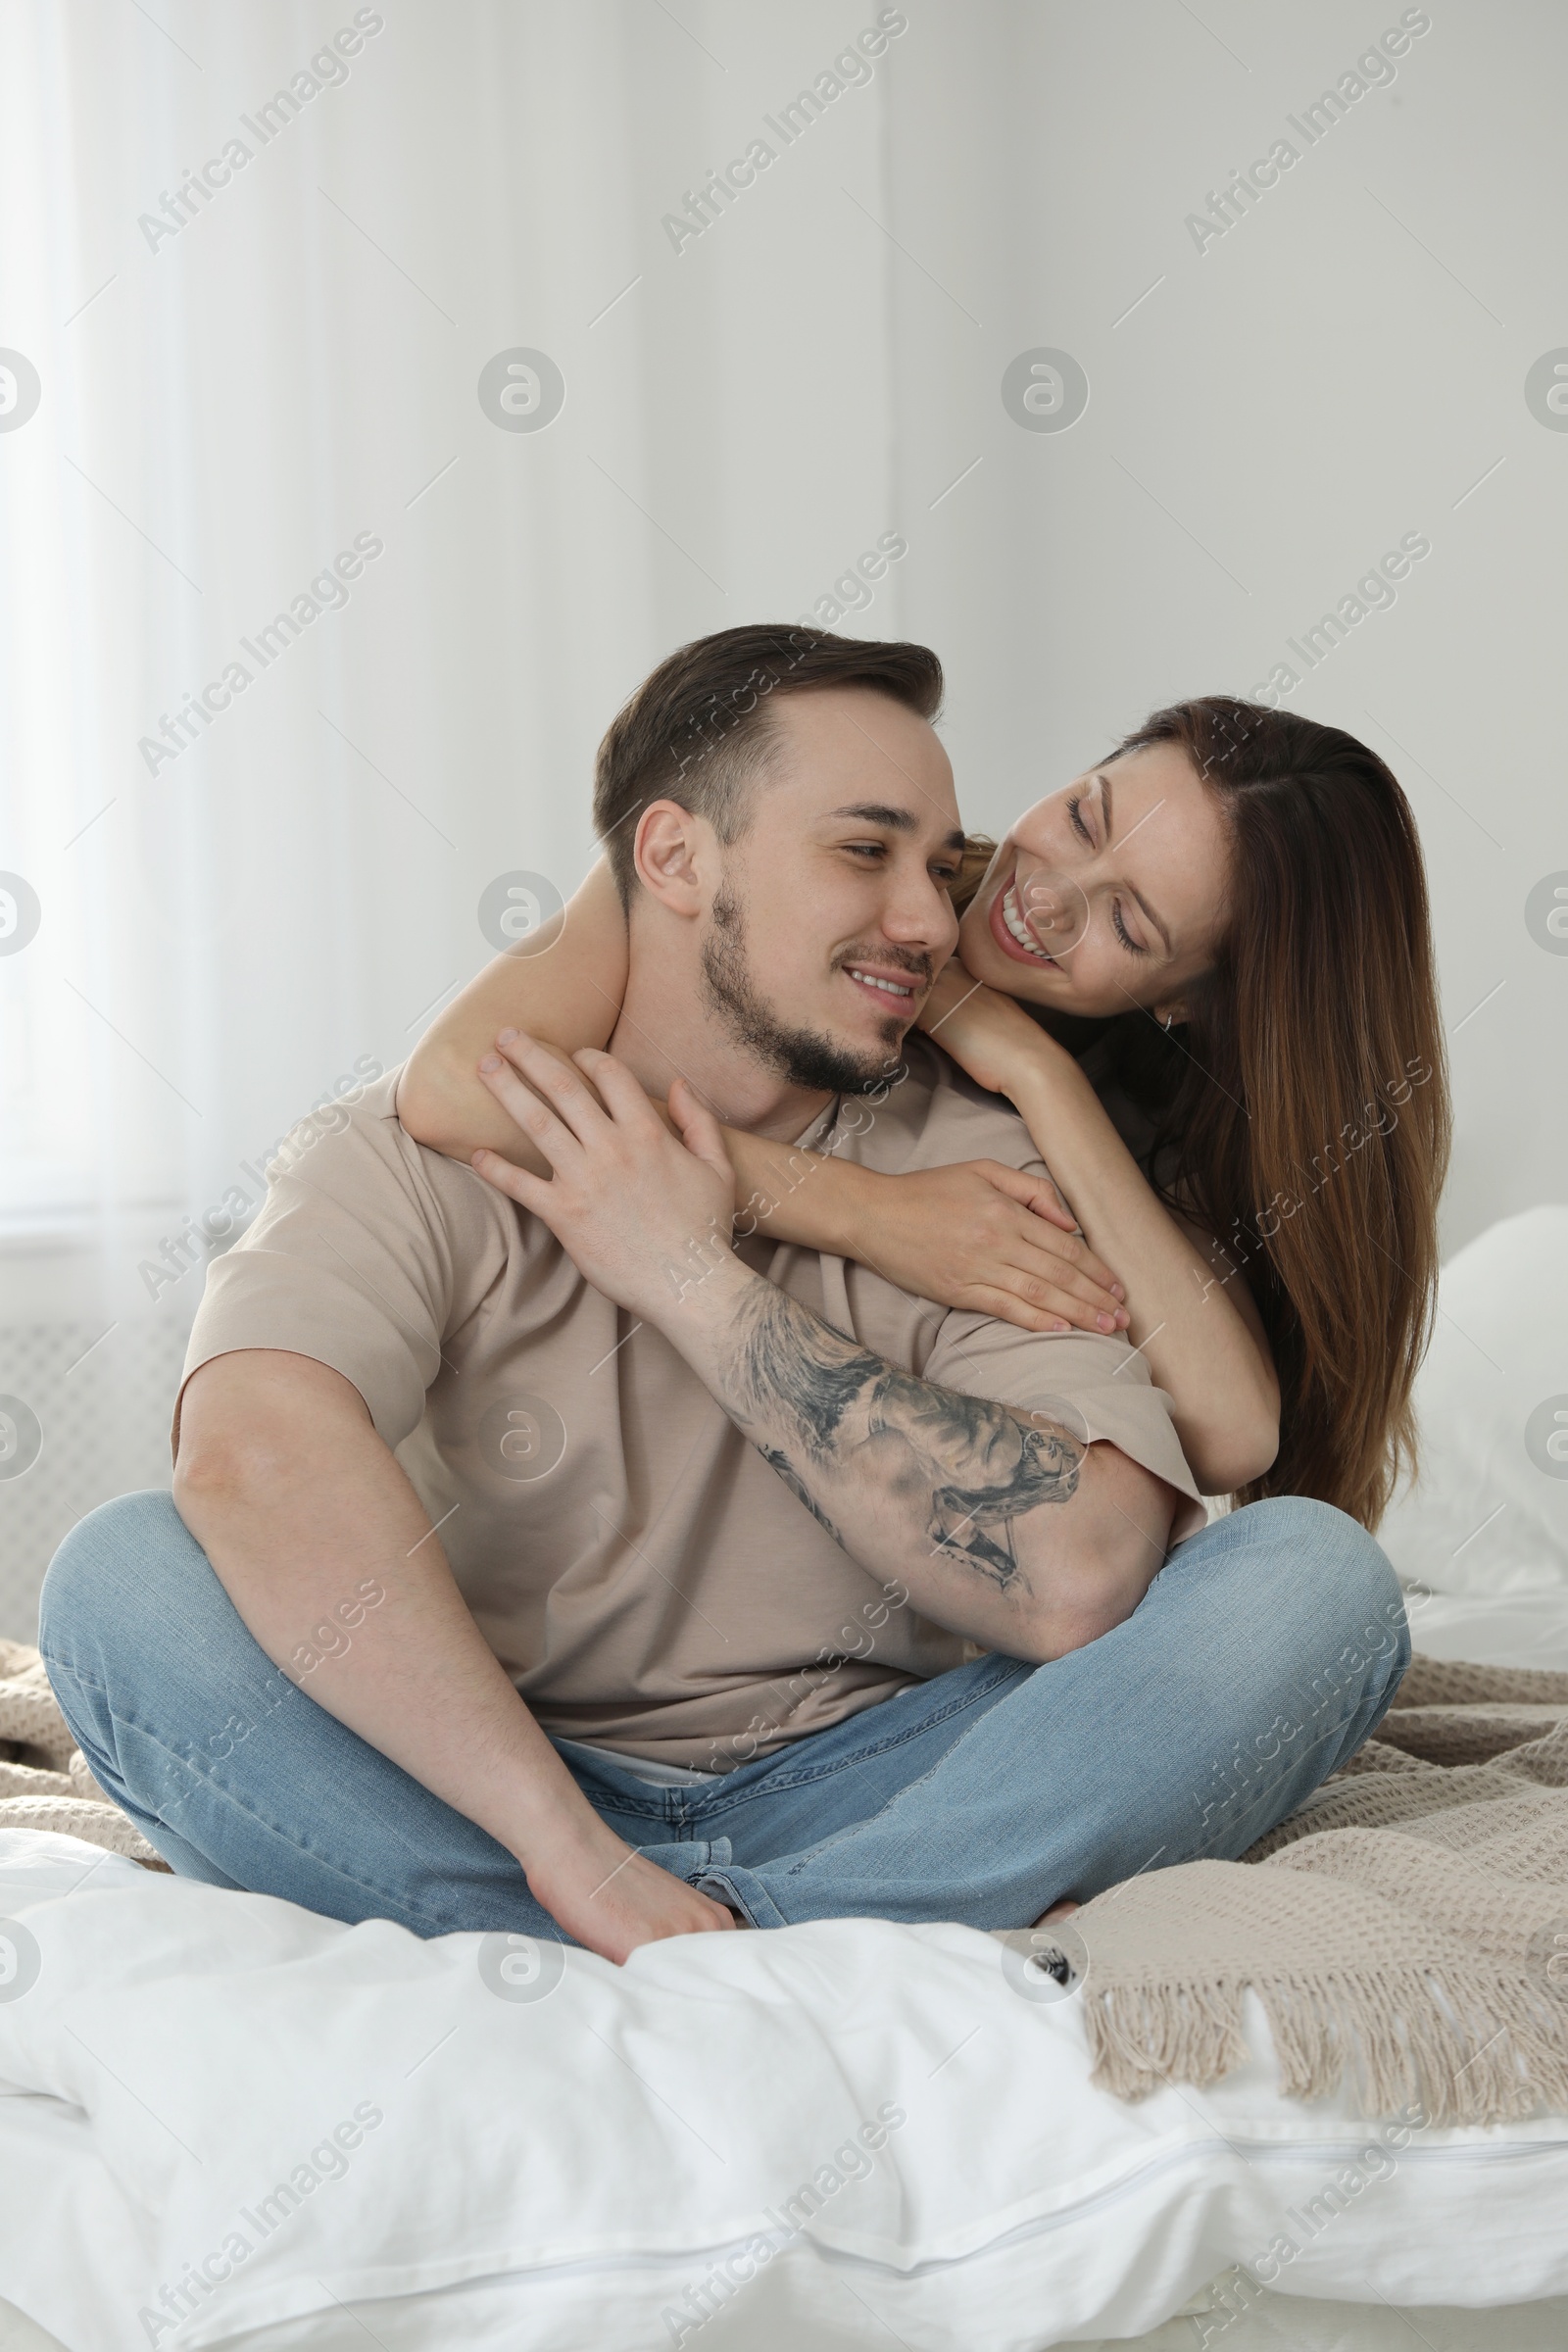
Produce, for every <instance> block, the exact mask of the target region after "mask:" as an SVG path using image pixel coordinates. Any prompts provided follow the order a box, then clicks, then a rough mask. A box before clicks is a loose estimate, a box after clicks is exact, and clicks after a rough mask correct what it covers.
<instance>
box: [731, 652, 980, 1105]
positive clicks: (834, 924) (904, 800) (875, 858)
mask: <svg viewBox="0 0 1568 2352" xmlns="http://www.w3.org/2000/svg"><path fill="white" fill-rule="evenodd" d="M770 717H771V722H772V729H773V740H772V744H771V748H770V752H769V756H768V760H767V763H766V768H765V772H764V773H763V774H762V775H761V776H760V777H759V779H758V780H757V782H756V783H755V784H754V785H752V786H751V788H750V791H751V805H750V810H749V821H748V823H747V826H746V829H745V831H744V832H743V833H742V835H741V836H740V838H739V840H738V841H735V842H734V843H732V844H731V845H730V846H729V847H728V849H726V850H725V852H724V861H723V872H722V877H721V880H720V882H719V885H718V887H717V889H716V890H715V892H714V894H713V897H712V899H711V903H710V906H709V909H708V916H707V922H706V926H705V931H704V937H703V942H702V951H701V955H702V974H703V985H704V993H705V996H706V998H707V1001H708V1004H709V1005H710V1007H711V1010H712V1011H713V1012H714V1013H716V1014H717V1016H718V1017H719V1018H720V1019H721V1020H722V1021H723V1022H724V1023H725V1025H726V1027H727V1028H728V1029H729V1031H730V1033H731V1035H732V1037H733V1038H734V1039H735V1040H736V1042H737V1043H739V1044H741V1045H743V1046H744V1047H745V1048H746V1049H747V1050H748V1052H749V1053H751V1054H754V1055H755V1056H756V1058H757V1059H758V1060H759V1061H760V1062H762V1063H763V1064H764V1065H765V1066H767V1067H768V1068H770V1069H772V1070H776V1071H777V1072H778V1073H779V1075H780V1076H782V1077H785V1078H787V1079H789V1081H790V1082H791V1083H792V1084H793V1085H796V1086H804V1087H812V1088H822V1089H825V1090H828V1091H831V1092H838V1093H855V1092H859V1091H862V1090H863V1089H865V1088H867V1087H869V1086H872V1085H874V1084H875V1083H876V1081H877V1079H878V1078H879V1077H881V1076H884V1075H885V1074H886V1069H887V1065H888V1064H889V1062H891V1061H893V1060H895V1059H896V1058H897V1055H898V1051H899V1048H900V1046H901V1045H902V1043H903V1041H904V1037H905V1034H906V1032H907V1029H908V1027H909V1024H910V1023H911V1021H912V1020H913V1019H914V1016H915V1014H916V1012H918V1010H919V1008H920V1005H921V1004H922V1002H923V1001H924V999H925V996H926V993H927V991H928V990H929V988H930V986H931V983H932V981H933V980H934V979H935V978H936V975H937V973H938V972H939V971H940V970H941V969H942V966H943V965H944V963H946V961H947V960H948V957H949V956H951V955H952V953H953V949H954V945H955V943H956V939H957V932H958V926H957V918H956V915H955V913H954V910H953V903H952V900H951V899H950V897H949V895H948V889H949V885H950V884H951V883H952V882H953V881H954V880H955V879H956V875H957V871H958V855H959V852H960V850H961V849H962V846H963V832H962V828H961V826H960V825H959V823H958V809H957V803H956V799H955V797H954V790H953V769H952V767H951V766H950V764H949V761H948V756H947V754H946V752H944V750H943V748H942V745H941V744H940V742H939V741H938V739H937V737H936V735H935V733H934V732H933V730H932V729H931V727H930V726H929V725H928V724H927V722H926V721H925V720H924V719H923V718H920V717H918V716H917V715H916V714H915V712H914V711H909V710H907V709H906V708H905V707H904V705H903V704H901V703H897V702H894V701H893V700H892V699H891V698H890V697H889V696H887V695H883V694H878V693H876V692H874V691H872V690H871V689H869V688H866V687H861V686H823V687H814V688H810V689H806V690H801V691H798V692H796V693H794V694H783V695H781V696H780V697H779V700H778V702H777V704H776V706H775V707H774V709H773V711H772V712H771V713H770Z"/></svg>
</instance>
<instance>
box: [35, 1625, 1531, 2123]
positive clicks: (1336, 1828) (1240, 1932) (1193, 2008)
mask: <svg viewBox="0 0 1568 2352" xmlns="http://www.w3.org/2000/svg"><path fill="white" fill-rule="evenodd" d="M0 1829H22V1830H63V1831H65V1832H67V1833H68V1834H69V1835H70V1836H72V1837H74V1838H84V1839H86V1841H87V1842H88V1843H89V1844H91V1845H100V1846H107V1847H108V1848H109V1849H110V1850H111V1851H112V1852H114V1853H120V1854H128V1855H130V1856H132V1857H133V1858H134V1859H135V1860H136V1861H138V1862H142V1863H145V1864H147V1865H148V1866H149V1867H150V1868H153V1869H162V1868H164V1867H165V1865H164V1864H163V1863H161V1862H160V1861H159V1859H158V1857H157V1855H156V1854H155V1853H154V1851H153V1848H152V1847H151V1846H150V1845H149V1844H148V1843H147V1841H146V1839H145V1838H143V1837H142V1836H141V1835H140V1833H139V1832H138V1831H137V1830H136V1829H134V1828H133V1827H132V1825H131V1823H130V1822H129V1821H128V1820H127V1819H126V1818H125V1816H124V1814H123V1813H122V1812H121V1811H120V1810H119V1808H118V1807H117V1806H115V1805H113V1804H111V1803H110V1801H109V1799H108V1798H107V1797H106V1796H105V1795H104V1793H103V1790H102V1789H100V1788H99V1787H98V1786H97V1784H96V1782H95V1781H94V1780H93V1778H92V1776H91V1774H90V1773H89V1772H88V1770H87V1767H86V1765H85V1764H84V1763H83V1761H82V1758H81V1754H80V1751H79V1749H77V1748H76V1747H75V1745H74V1744H73V1740H72V1737H71V1734H70V1732H69V1731H68V1730H67V1729H66V1724H65V1719H64V1718H63V1716H62V1715H61V1713H60V1710H59V1708H58V1706H57V1705H56V1703H55V1698H54V1693H53V1691H51V1690H50V1688H49V1684H48V1681H47V1679H46V1677H45V1675H44V1670H43V1666H42V1664H41V1662H40V1660H39V1657H38V1653H37V1651H36V1650H35V1649H28V1648H26V1647H25V1646H24V1645H23V1644H22V1643H21V1642H0ZM1059 1934H1060V1940H1061V1950H1062V1954H1063V1956H1064V1957H1065V1958H1066V1959H1067V1960H1068V1962H1069V1963H1070V1964H1071V1965H1072V1966H1073V1967H1074V1968H1075V1969H1077V1970H1079V1971H1081V1972H1082V1976H1081V1984H1080V1985H1079V1997H1081V1999H1082V2002H1083V2006H1084V2014H1085V2017H1086V2020H1087V2024H1088V2030H1089V2039H1090V2045H1091V2048H1092V2051H1093V2054H1094V2058H1095V2080H1096V2082H1099V2083H1101V2084H1102V2085H1103V2087H1104V2088H1105V2089H1107V2090H1111V2091H1115V2092H1117V2093H1118V2094H1119V2095H1120V2096H1121V2097H1123V2098H1140V2097H1142V2096H1143V2095H1144V2094H1145V2093H1146V2092H1148V2091H1151V2090H1152V2089H1154V2088H1156V2087H1157V2086H1158V2084H1159V2083H1160V2082H1166V2081H1174V2082H1214V2081H1216V2080H1217V2079H1218V2078H1219V2077H1220V2076H1222V2075H1225V2074H1228V2073H1229V2072H1230V2071H1231V2070H1232V2068H1234V2067H1237V2066H1241V2065H1243V2064H1245V2063H1246V2062H1247V2060H1248V2059H1249V2057H1250V2051H1249V2048H1248V2044H1247V2039H1246V2036H1245V2034H1244V2031H1243V2024H1244V2020H1243V2004H1244V1997H1245V1995H1246V1993H1247V1991H1248V1989H1249V1987H1250V1988H1251V1990H1252V1991H1254V1992H1255V1993H1256V1994H1257V1996H1258V1998H1259V2000H1260V2001H1261V2002H1262V2005H1263V2008H1264V2010H1265V2012H1266V2014H1267V2017H1268V2022H1269V2025H1270V2028H1271V2029H1272V2032H1273V2036H1274V2047H1275V2051H1276V2053H1277V2055H1278V2060H1279V2068H1280V2088H1281V2089H1282V2090H1283V2091H1285V2092H1287V2093H1290V2094H1294V2095H1295V2096H1297V2097H1299V2098H1315V2097H1318V2096H1320V2095H1321V2094H1323V2093H1324V2092H1326V2091H1329V2090H1331V2089H1333V2088H1334V2086H1335V2085H1336V2083H1338V2082H1339V2081H1340V2079H1341V2077H1342V2074H1343V2073H1344V2072H1345V2071H1346V2070H1347V2069H1348V2071H1349V2075H1350V2078H1351V2082H1352V2083H1353V2085H1354V2087H1355V2088H1356V2090H1357V2093H1358V2095H1359V2098H1360V2101H1361V2104H1362V2107H1363V2110H1364V2112H1366V2113H1367V2114H1369V2115H1388V2114H1392V2113H1393V2112H1394V2111H1395V2110H1396V2109H1397V2108H1399V2107H1402V2106H1405V2105H1406V2104H1408V2103H1410V2102H1412V2101H1418V2102H1419V2103H1420V2105H1421V2106H1422V2108H1423V2109H1424V2110H1425V2113H1426V2115H1427V2118H1428V2120H1429V2121H1430V2122H1431V2123H1433V2124H1496V2123H1504V2122H1507V2121H1509V2120H1511V2119H1513V2118H1516V2117H1519V2116H1524V2115H1528V2114H1530V2113H1531V2112H1532V2111H1533V2110H1536V2109H1545V2110H1547V2111H1550V2112H1554V2113H1558V2114H1561V2113H1568V1674H1544V1673H1535V1672H1530V1671H1526V1670H1523V1669H1519V1670H1515V1669H1510V1668H1504V1667H1491V1666H1450V1665H1441V1664H1439V1663H1438V1662H1437V1661H1436V1660H1435V1659H1431V1658H1419V1657H1418V1658H1417V1659H1416V1661H1415V1663H1414V1664H1413V1665H1412V1667H1411V1668H1410V1671H1409V1673H1408V1674H1407V1675H1406V1677H1405V1679H1404V1682H1403V1684H1402V1685H1401V1687H1400V1690H1399V1694H1398V1697H1397V1700H1396V1702H1395V1704H1394V1707H1393V1708H1392V1709H1391V1710H1390V1712H1389V1714H1388V1715H1387V1716H1386V1717H1385V1718H1384V1721H1383V1723H1382V1725H1381V1727H1380V1729H1379V1734H1378V1737H1377V1738H1376V1739H1375V1740H1369V1741H1368V1742H1367V1744H1366V1746H1365V1747H1363V1748H1362V1749H1361V1751H1360V1752H1359V1754H1358V1755H1356V1756H1355V1757H1353V1758H1352V1760H1351V1762H1350V1764H1349V1765H1348V1767H1347V1769H1346V1770H1345V1771H1344V1772H1341V1773H1337V1774H1336V1775H1335V1777H1334V1779H1333V1780H1332V1781H1329V1782H1326V1783H1325V1784H1324V1786H1323V1788H1322V1789H1319V1790H1318V1791H1317V1793H1316V1795H1315V1796H1314V1797H1313V1798H1312V1800H1311V1802H1310V1803H1309V1804H1308V1805H1306V1806H1304V1807H1303V1808H1302V1810H1301V1811H1300V1812H1299V1813H1297V1814H1295V1815H1293V1817H1292V1818H1291V1819H1290V1820H1289V1821H1287V1822H1285V1823H1283V1824H1282V1825H1281V1827H1280V1828H1279V1829H1277V1830H1275V1831H1273V1832H1272V1833H1271V1834H1270V1836H1268V1837H1267V1838H1263V1839H1262V1840H1260V1842H1259V1843H1258V1844H1257V1845H1255V1846H1254V1847H1253V1848H1252V1850H1251V1852H1250V1854H1249V1855H1248V1856H1247V1859H1246V1861H1245V1862H1186V1863H1181V1864H1178V1865H1177V1866H1176V1867H1175V1868H1173V1869H1169V1870H1154V1871H1150V1872H1149V1873H1147V1874H1146V1875H1145V1876H1143V1877H1140V1878H1135V1879H1128V1880H1126V1881H1125V1882H1124V1883H1123V1884H1122V1885H1121V1886H1119V1887H1111V1888H1110V1889H1109V1890H1108V1891H1107V1892H1106V1893H1104V1894H1102V1895H1099V1896H1097V1897H1096V1899H1095V1900H1094V1901H1093V1902H1092V1903H1088V1904H1086V1905H1085V1906H1084V1908H1083V1909H1082V1910H1081V1911H1079V1912H1077V1913H1075V1914H1074V1916H1073V1917H1072V1919H1071V1921H1070V1922H1069V1923H1067V1925H1066V1927H1065V1928H1063V1929H1062V1930H1061V1931H1059ZM1010 1940H1011V1941H1013V1942H1014V1943H1015V1944H1017V1945H1019V1946H1020V1947H1023V1948H1026V1949H1027V1951H1028V1954H1029V1956H1030V1958H1031V1960H1032V1961H1033V1963H1034V1965H1036V1966H1037V1967H1038V1964H1039V1960H1040V1958H1041V1956H1042V1945H1041V1936H1040V1934H1039V1932H1038V1931H1037V1932H1036V1933H1034V1934H1033V1935H1029V1934H1025V1935H1022V1936H1015V1937H1013V1938H1011V1939H1010ZM1045 1956H1046V1957H1047V1958H1048V1959H1049V1949H1048V1950H1047V1951H1046V1953H1045Z"/></svg>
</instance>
